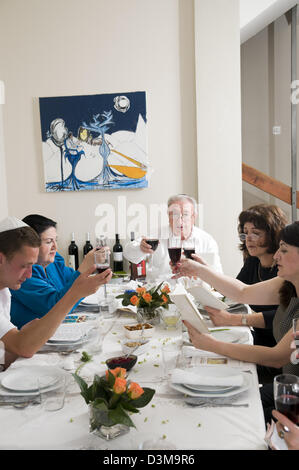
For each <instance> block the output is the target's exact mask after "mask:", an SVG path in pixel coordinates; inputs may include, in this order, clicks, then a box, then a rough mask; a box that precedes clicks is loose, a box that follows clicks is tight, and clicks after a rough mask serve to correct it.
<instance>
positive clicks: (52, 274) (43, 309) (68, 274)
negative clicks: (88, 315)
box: [10, 253, 82, 328]
mask: <svg viewBox="0 0 299 470" xmlns="http://www.w3.org/2000/svg"><path fill="white" fill-rule="evenodd" d="M46 272H47V275H46V273H45V270H44V268H43V267H42V266H41V265H39V264H35V265H33V267H32V277H31V278H29V279H26V281H25V282H23V284H22V286H21V288H20V289H18V290H12V289H11V290H10V292H11V310H10V316H11V322H12V323H13V324H14V325H16V326H17V327H18V328H21V327H22V326H23V325H25V324H26V323H28V322H30V321H31V320H34V319H35V318H41V317H43V316H44V315H45V314H46V313H48V312H49V310H51V308H52V307H54V305H55V304H57V302H58V301H59V300H60V299H61V298H62V297H63V296H64V294H65V293H66V292H67V291H68V290H69V288H70V287H71V285H72V284H73V282H74V281H75V279H77V277H79V276H80V274H81V273H80V272H77V271H74V269H72V268H69V267H67V266H65V263H64V258H63V257H62V256H61V255H60V254H59V253H56V256H55V260H54V262H53V263H51V264H49V266H47V268H46ZM81 300H82V299H80V300H79V302H77V303H76V305H74V307H73V308H72V310H73V309H74V308H75V307H76V306H77V305H78V304H79V303H80V302H81ZM65 313H66V314H68V313H69V312H65Z"/></svg>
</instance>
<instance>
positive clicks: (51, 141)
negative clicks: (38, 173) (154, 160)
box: [39, 91, 148, 192]
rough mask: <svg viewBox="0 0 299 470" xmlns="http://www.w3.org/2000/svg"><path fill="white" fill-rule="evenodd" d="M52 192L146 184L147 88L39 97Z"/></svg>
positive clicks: (47, 178)
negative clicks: (133, 90)
mask: <svg viewBox="0 0 299 470" xmlns="http://www.w3.org/2000/svg"><path fill="white" fill-rule="evenodd" d="M39 106H40V120H41V134H42V155H43V161H44V174H45V186H46V191H48V192H57V191H82V190H97V189H126V188H146V187H147V186H148V178H147V176H148V175H147V169H148V153H147V120H146V94H145V92H143V91H137V92H130V93H109V94H99V95H83V96H60V97H50V98H39Z"/></svg>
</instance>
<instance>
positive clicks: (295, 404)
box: [275, 394, 299, 424]
mask: <svg viewBox="0 0 299 470" xmlns="http://www.w3.org/2000/svg"><path fill="white" fill-rule="evenodd" d="M275 408H276V409H277V411H279V412H280V413H282V414H283V415H285V416H286V417H287V418H289V419H290V420H291V421H293V423H295V424H299V397H298V396H296V395H287V394H286V395H280V396H279V397H277V398H276V400H275Z"/></svg>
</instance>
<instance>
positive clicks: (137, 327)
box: [124, 323, 155, 339]
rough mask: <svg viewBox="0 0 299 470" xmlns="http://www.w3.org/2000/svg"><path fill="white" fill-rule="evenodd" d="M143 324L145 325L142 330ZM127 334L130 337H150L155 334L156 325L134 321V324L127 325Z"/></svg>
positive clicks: (125, 327)
mask: <svg viewBox="0 0 299 470" xmlns="http://www.w3.org/2000/svg"><path fill="white" fill-rule="evenodd" d="M142 325H143V326H144V328H143V332H142ZM124 329H125V336H126V337H127V338H129V339H141V338H150V337H151V336H153V332H154V329H155V328H154V326H153V325H151V324H150V323H143V324H142V323H134V324H132V325H125V326H124Z"/></svg>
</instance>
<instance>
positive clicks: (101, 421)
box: [89, 405, 130, 441]
mask: <svg viewBox="0 0 299 470" xmlns="http://www.w3.org/2000/svg"><path fill="white" fill-rule="evenodd" d="M129 431H130V428H129V426H126V425H125V424H121V423H117V424H110V423H109V417H108V411H104V410H99V409H98V408H95V407H93V406H92V405H89V432H91V433H92V434H95V435H96V436H99V437H101V438H102V439H105V440H106V441H110V440H111V439H115V438H116V437H119V436H122V435H123V434H127V433H128V432H129Z"/></svg>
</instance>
